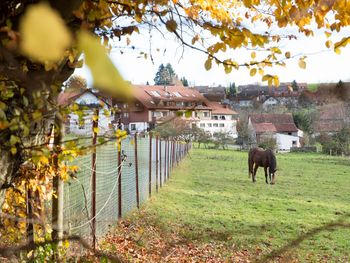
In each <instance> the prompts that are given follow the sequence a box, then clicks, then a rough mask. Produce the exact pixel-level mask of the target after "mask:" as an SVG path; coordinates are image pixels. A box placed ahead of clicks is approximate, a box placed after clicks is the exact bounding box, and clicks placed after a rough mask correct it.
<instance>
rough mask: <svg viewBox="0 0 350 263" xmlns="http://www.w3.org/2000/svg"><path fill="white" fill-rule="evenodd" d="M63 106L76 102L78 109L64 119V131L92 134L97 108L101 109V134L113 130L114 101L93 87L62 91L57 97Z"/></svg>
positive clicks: (76, 133)
mask: <svg viewBox="0 0 350 263" xmlns="http://www.w3.org/2000/svg"><path fill="white" fill-rule="evenodd" d="M57 103H58V105H59V106H61V107H68V106H71V105H73V104H76V105H77V107H78V109H76V110H74V111H72V112H71V113H69V114H68V116H67V118H66V120H65V121H64V132H65V133H66V134H69V133H72V134H75V135H91V134H92V119H93V116H94V114H95V111H96V109H98V110H99V127H98V133H99V134H106V133H109V132H110V131H111V130H112V121H113V116H112V114H111V112H112V106H111V105H112V101H111V99H109V98H108V97H106V96H103V95H102V94H100V93H97V92H94V91H92V90H91V89H74V90H65V91H64V92H61V93H60V94H59V96H58V98H57Z"/></svg>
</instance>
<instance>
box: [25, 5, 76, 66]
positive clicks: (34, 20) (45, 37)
mask: <svg viewBox="0 0 350 263" xmlns="http://www.w3.org/2000/svg"><path fill="white" fill-rule="evenodd" d="M20 34H21V38H22V41H21V49H22V52H23V53H24V54H25V55H27V56H29V57H30V58H32V59H33V60H36V61H39V62H41V63H45V62H56V61H58V60H60V59H61V58H62V57H63V56H64V52H65V50H66V49H67V48H68V47H69V45H70V44H71V40H72V38H71V35H70V33H69V31H68V29H67V28H66V26H65V22H64V21H63V19H62V18H61V17H60V15H59V14H58V13H57V12H56V11H55V10H53V9H52V8H51V7H50V6H49V5H48V4H45V3H40V4H37V5H32V6H29V8H28V10H27V11H26V13H25V14H24V17H23V19H22V20H21V22H20Z"/></svg>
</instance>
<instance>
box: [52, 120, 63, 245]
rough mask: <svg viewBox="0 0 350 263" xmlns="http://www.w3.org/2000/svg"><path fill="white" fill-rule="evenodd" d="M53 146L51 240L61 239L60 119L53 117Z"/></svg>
mask: <svg viewBox="0 0 350 263" xmlns="http://www.w3.org/2000/svg"><path fill="white" fill-rule="evenodd" d="M51 135H53V137H54V139H53V146H52V164H53V169H54V171H55V176H54V178H53V181H52V187H53V190H54V192H55V194H56V195H54V196H53V197H52V226H53V227H52V233H51V238H52V239H53V240H55V239H56V240H57V239H62V238H63V202H64V200H63V182H62V180H61V178H60V176H59V174H58V154H59V153H60V150H61V149H60V143H61V139H62V129H61V119H60V117H59V116H58V115H56V116H55V123H54V125H53V126H52V132H51Z"/></svg>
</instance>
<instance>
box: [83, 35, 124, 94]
mask: <svg viewBox="0 0 350 263" xmlns="http://www.w3.org/2000/svg"><path fill="white" fill-rule="evenodd" d="M78 43H79V48H80V49H81V50H82V51H83V52H84V54H85V62H86V65H87V66H88V67H89V68H90V70H91V73H92V76H93V79H94V86H95V87H97V88H99V89H101V90H104V91H106V92H108V93H112V94H116V95H121V96H124V97H131V87H130V85H129V84H128V83H127V82H126V81H125V80H124V79H123V78H122V76H121V75H120V73H119V72H118V70H117V69H116V67H115V66H114V65H113V63H112V61H111V60H110V58H109V57H108V55H107V52H106V49H105V47H104V46H102V45H101V44H100V41H99V39H97V38H95V37H93V36H92V35H91V34H90V33H88V32H85V31H82V32H80V33H79V35H78Z"/></svg>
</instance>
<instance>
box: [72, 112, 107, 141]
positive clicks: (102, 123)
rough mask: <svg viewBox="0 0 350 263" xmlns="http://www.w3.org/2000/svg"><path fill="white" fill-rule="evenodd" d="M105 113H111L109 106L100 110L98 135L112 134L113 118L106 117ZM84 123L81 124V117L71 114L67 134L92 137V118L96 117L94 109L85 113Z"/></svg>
mask: <svg viewBox="0 0 350 263" xmlns="http://www.w3.org/2000/svg"><path fill="white" fill-rule="evenodd" d="M105 111H109V108H108V107H107V106H104V107H103V108H101V109H100V110H99V120H98V130H99V131H98V134H99V135H102V134H106V133H108V132H112V131H113V128H112V124H111V123H112V116H111V115H109V116H106V114H105ZM84 115H85V116H84V118H83V119H84V123H83V124H81V125H80V124H79V117H78V115H77V114H75V113H70V114H69V123H68V127H66V132H67V133H73V134H76V135H82V136H86V135H87V136H88V135H92V118H93V116H94V109H91V110H86V111H85V112H84Z"/></svg>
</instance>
